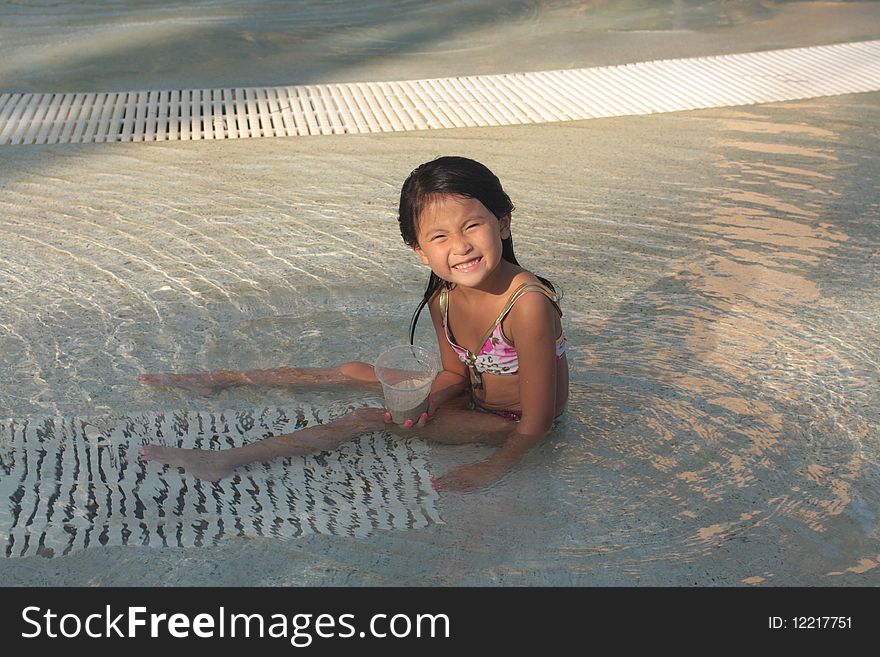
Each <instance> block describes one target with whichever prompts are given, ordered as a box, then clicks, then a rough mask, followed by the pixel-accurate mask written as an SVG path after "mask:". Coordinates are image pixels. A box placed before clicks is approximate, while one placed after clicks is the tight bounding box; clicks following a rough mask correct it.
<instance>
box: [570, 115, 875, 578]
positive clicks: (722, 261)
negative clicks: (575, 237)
mask: <svg viewBox="0 0 880 657" xmlns="http://www.w3.org/2000/svg"><path fill="white" fill-rule="evenodd" d="M796 107H797V108H798V109H799V110H802V113H801V115H800V116H799V117H798V120H796V121H793V120H792V119H791V118H790V117H787V116H786V108H785V107H784V106H768V107H763V108H754V109H748V110H743V111H742V112H735V111H729V116H730V118H722V119H720V120H717V130H718V132H719V134H720V138H719V141H718V148H719V149H720V152H721V153H722V154H723V157H722V158H721V159H720V160H719V161H718V162H717V167H718V169H719V172H720V177H719V181H718V182H719V184H718V186H717V187H715V188H712V189H708V190H706V191H707V193H708V195H707V196H706V197H705V198H704V199H703V200H700V199H687V200H685V202H684V203H683V204H682V206H681V207H680V208H679V209H678V213H677V216H678V221H680V222H681V223H682V228H683V229H684V231H685V232H686V234H687V238H686V239H689V240H691V241H692V243H693V253H694V255H693V256H691V257H688V258H685V259H680V260H672V261H669V262H668V263H667V267H668V270H669V273H667V275H665V276H663V277H662V278H660V279H659V280H658V281H657V282H656V283H654V284H653V285H651V286H650V287H649V288H647V289H644V290H641V291H640V292H638V293H637V294H635V295H634V296H632V297H631V298H630V299H629V300H627V301H626V302H624V303H623V304H621V305H620V306H619V307H618V308H617V309H616V310H615V311H614V313H613V315H611V316H610V317H608V318H607V319H602V320H601V321H600V322H598V323H597V324H596V325H595V328H593V329H591V330H589V331H588V333H587V334H586V335H584V336H583V338H584V342H583V344H584V345H585V347H584V352H583V356H582V357H581V358H577V359H576V362H575V368H574V369H575V371H576V372H577V373H578V374H577V376H576V379H575V381H574V383H573V390H572V395H573V399H574V398H575V396H576V395H577V396H580V397H581V401H580V402H578V403H575V404H573V405H572V406H573V407H572V411H571V413H572V420H574V421H575V422H576V423H577V424H578V425H580V428H579V429H576V430H574V431H573V436H574V437H573V438H572V439H570V440H568V441H567V443H566V445H565V449H564V450H563V451H564V454H565V457H564V458H563V459H558V460H557V459H554V466H558V467H561V468H562V469H563V471H564V473H565V476H564V484H562V489H563V490H565V491H566V492H567V493H568V494H569V495H570V499H569V505H570V507H569V512H570V514H571V517H572V518H577V517H578V516H586V517H585V518H584V519H583V520H581V521H577V520H575V521H574V522H575V523H576V524H577V526H578V531H572V532H571V533H572V534H573V535H577V536H581V537H584V536H587V537H588V539H587V540H586V541H583V540H582V539H581V541H580V543H581V544H580V545H564V546H561V548H560V552H561V553H562V554H563V555H566V556H567V557H568V558H569V559H570V560H571V562H572V564H575V563H577V562H578V561H581V564H580V565H579V566H577V568H581V569H583V571H584V572H589V573H590V575H589V577H587V579H585V580H582V581H596V579H599V580H600V581H601V580H602V578H604V577H610V578H611V579H610V581H612V582H613V581H619V580H615V579H614V578H615V577H620V576H621V574H623V573H626V574H627V575H628V576H629V578H630V580H629V581H638V580H639V579H640V578H645V581H648V582H653V583H658V581H657V577H658V574H657V568H658V566H659V565H660V564H662V568H668V569H669V571H668V572H667V573H666V574H665V575H662V576H659V577H660V578H661V580H660V582H661V583H675V584H683V583H694V584H697V583H702V584H709V583H711V584H719V583H722V584H723V583H728V584H742V583H746V584H761V583H771V584H772V583H774V582H775V583H783V582H784V583H789V584H790V583H801V584H815V583H819V582H821V583H825V584H834V583H835V582H836V583H845V582H846V583H852V582H854V581H860V582H862V583H867V582H868V581H873V582H875V583H876V582H877V581H878V580H877V577H878V576H880V572H878V570H875V568H876V567H878V566H880V563H878V562H877V558H876V555H877V554H878V549H877V548H878V545H877V543H878V538H880V530H878V518H877V515H876V509H877V506H878V500H880V489H878V486H877V481H878V478H877V475H878V447H880V446H878V443H877V440H878V434H877V428H878V408H880V398H878V393H877V389H878V388H877V385H876V383H877V380H878V352H877V349H876V344H878V342H877V340H878V337H880V336H878V332H877V329H876V325H872V324H870V323H869V322H865V321H864V320H865V318H866V317H870V316H876V313H877V305H878V302H877V298H876V289H875V288H876V265H875V266H874V271H873V273H872V272H871V271H866V269H865V265H866V263H868V266H869V268H870V264H869V263H870V259H871V254H874V257H876V253H877V247H878V236H877V232H876V219H877V217H878V216H880V213H878V204H877V200H876V198H875V197H874V196H873V195H871V194H867V195H866V194H865V193H864V191H863V190H862V189H860V188H862V186H863V182H862V181H864V180H871V179H875V178H876V175H877V171H876V167H877V163H876V158H871V157H863V155H862V153H861V151H860V143H861V138H862V136H863V135H860V134H859V133H860V130H859V126H858V123H853V124H851V125H846V123H845V121H846V119H844V118H841V117H836V116H834V115H833V113H832V112H833V108H834V103H833V102H832V103H831V110H830V111H827V112H826V111H824V110H823V109H822V106H821V105H819V106H816V107H810V106H809V105H807V104H804V105H798V106H796ZM868 107H869V111H870V112H873V113H874V114H875V115H876V107H871V106H868ZM706 120H707V121H713V119H712V118H707V119H706ZM817 124H819V125H823V126H829V127H828V128H825V127H823V128H817V127H813V126H815V125H817ZM872 280H873V281H874V282H871V281H872ZM857 299H858V300H859V301H858V302H857V301H856V300H857ZM575 454H577V455H576V456H575ZM585 472H586V473H588V479H589V480H590V481H591V483H592V485H586V486H585V485H584V473H585ZM596 508H598V509H600V510H601V511H600V512H598V513H597V512H596V511H592V509H596ZM588 509H589V510H588ZM820 555H821V556H820ZM707 557H716V558H720V559H722V560H723V561H721V562H719V564H723V565H718V566H713V565H711V562H707V561H705V559H706V558H707ZM577 568H573V570H574V571H576V570H577ZM869 571H870V572H869ZM570 572H571V571H570ZM863 573H867V574H865V575H864V577H866V578H867V579H859V580H853V579H852V577H853V576H854V575H861V574H863ZM590 578H592V579H590Z"/></svg>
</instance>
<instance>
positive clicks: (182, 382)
mask: <svg viewBox="0 0 880 657" xmlns="http://www.w3.org/2000/svg"><path fill="white" fill-rule="evenodd" d="M221 374H222V373H215V372H203V373H199V374H141V375H140V376H139V377H138V381H140V382H141V383H143V384H144V385H147V386H158V387H167V388H184V389H186V390H189V391H191V392H194V393H196V394H197V395H204V396H205V397H209V396H211V395H216V394H217V393H218V392H220V391H221V390H226V388H229V387H231V386H232V385H233V383H234V382H233V381H232V380H230V379H229V378H228V377H223V376H222V375H221Z"/></svg>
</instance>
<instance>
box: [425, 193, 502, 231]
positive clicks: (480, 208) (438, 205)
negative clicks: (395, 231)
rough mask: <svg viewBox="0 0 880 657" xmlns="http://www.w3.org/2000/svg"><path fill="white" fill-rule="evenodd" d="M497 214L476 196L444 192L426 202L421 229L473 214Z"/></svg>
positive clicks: (451, 222)
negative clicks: (470, 196)
mask: <svg viewBox="0 0 880 657" xmlns="http://www.w3.org/2000/svg"><path fill="white" fill-rule="evenodd" d="M478 215H479V216H485V215H489V216H495V215H493V214H492V212H491V211H490V210H489V209H488V208H487V207H486V206H485V205H483V204H482V203H481V202H480V201H478V200H477V199H475V198H468V197H466V196H454V195H452V194H443V195H442V196H435V197H433V198H431V199H430V200H428V202H427V203H425V206H424V208H422V211H421V213H420V214H419V229H420V230H422V231H424V230H428V229H430V228H432V227H437V226H442V225H445V224H447V223H449V224H454V223H458V222H460V221H462V220H464V219H466V218H469V217H473V216H478Z"/></svg>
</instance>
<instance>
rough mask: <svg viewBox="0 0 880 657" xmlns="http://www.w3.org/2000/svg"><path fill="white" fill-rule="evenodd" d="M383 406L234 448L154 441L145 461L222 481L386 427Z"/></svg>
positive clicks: (144, 455) (145, 451)
mask: <svg viewBox="0 0 880 657" xmlns="http://www.w3.org/2000/svg"><path fill="white" fill-rule="evenodd" d="M384 413H385V409H382V408H359V409H357V410H354V411H352V412H351V413H349V414H348V415H345V416H343V417H341V418H339V419H338V420H336V421H334V422H328V423H327V424H316V425H314V426H312V427H306V428H304V429H300V430H298V431H295V432H293V433H288V434H283V435H280V436H271V437H269V438H264V439H263V440H258V441H257V442H253V443H250V444H249V445H245V446H244V447H234V448H232V449H221V450H209V449H183V448H180V447H166V446H164V445H156V444H155V443H150V444H149V445H144V446H143V447H141V455H140V457H139V460H141V461H158V462H159V463H163V464H165V465H174V466H177V467H179V468H184V469H185V470H187V471H188V472H189V473H190V474H192V475H193V476H195V477H197V478H198V479H205V480H207V481H219V480H220V479H222V478H223V477H225V476H226V475H228V474H229V473H230V472H232V471H233V470H234V469H235V468H237V467H238V466H240V465H245V464H247V463H254V462H264V461H271V460H272V459H275V458H278V457H284V456H301V455H304V454H313V453H315V452H325V451H328V450H332V449H334V448H335V447H337V446H339V445H341V444H342V443H345V442H348V441H349V440H353V439H354V438H357V437H358V436H359V435H361V434H363V433H369V432H372V431H381V430H382V429H384V428H385V420H384V419H383V415H384Z"/></svg>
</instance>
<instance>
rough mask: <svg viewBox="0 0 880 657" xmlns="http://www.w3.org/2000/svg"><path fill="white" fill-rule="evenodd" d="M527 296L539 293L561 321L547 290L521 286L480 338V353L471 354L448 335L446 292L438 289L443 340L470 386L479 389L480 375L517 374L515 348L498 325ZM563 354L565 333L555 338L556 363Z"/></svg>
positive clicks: (556, 304) (536, 285)
mask: <svg viewBox="0 0 880 657" xmlns="http://www.w3.org/2000/svg"><path fill="white" fill-rule="evenodd" d="M529 292H541V293H542V294H544V295H545V296H546V297H547V298H548V299H550V303H552V304H553V306H554V307H555V308H556V312H558V313H559V316H560V317H562V310H560V308H559V297H558V296H557V295H556V294H554V293H553V292H551V291H550V290H549V289H547V288H546V287H545V286H543V285H541V284H540V283H523V284H522V285H520V286H519V287H518V288H516V289H515V290H514V291H513V294H511V295H510V298H509V299H508V300H507V303H506V304H504V309H503V310H502V311H501V314H500V315H498V319H497V320H496V321H495V324H494V326H493V327H492V328H490V329H489V330H488V331H486V333H485V334H484V335H483V339H482V341H481V342H480V344H481V345H482V346H481V347H480V350H479V351H478V352H477V353H476V354H475V353H473V352H471V351H470V350H468V349H465V348H464V347H459V346H458V345H457V344H455V342H453V337H452V336H451V335H450V332H449V318H448V313H449V290H448V289H447V288H446V287H445V286H443V287H442V288H441V289H440V313H441V315H442V317H443V332H444V333H446V339H447V340H448V341H449V345H450V346H451V347H452V349H453V351H455V353H457V354H458V357H459V359H460V360H461V362H463V363H464V364H465V365H467V366H468V367H469V368H470V371H471V374H472V375H473V377H472V386H473V387H474V388H482V387H483V379H482V377H481V376H480V374H481V373H482V372H488V373H489V374H501V375H507V374H516V372H517V371H518V370H519V359H518V358H517V355H516V347H514V346H513V345H512V344H510V343H509V342H508V341H507V338H505V337H504V333H503V332H502V331H501V321H502V320H503V319H504V318H505V317H506V316H507V313H509V312H510V309H511V308H512V307H513V304H514V303H516V301H517V299H519V298H520V297H521V296H522V295H524V294H527V293H529ZM564 354H565V332H563V333H562V335H560V336H559V337H558V338H556V360H560V359H561V358H562V356H563V355H564Z"/></svg>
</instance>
